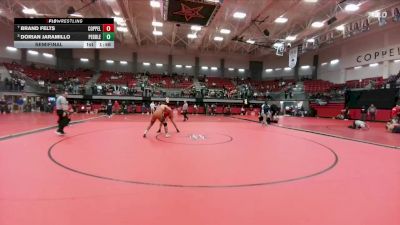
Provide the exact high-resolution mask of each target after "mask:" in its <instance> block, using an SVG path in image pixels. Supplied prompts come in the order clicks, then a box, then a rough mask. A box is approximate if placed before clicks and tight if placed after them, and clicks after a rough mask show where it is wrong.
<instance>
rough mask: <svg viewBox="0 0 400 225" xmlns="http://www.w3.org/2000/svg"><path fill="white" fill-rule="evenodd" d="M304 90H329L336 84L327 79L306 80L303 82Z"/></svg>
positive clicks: (311, 91) (317, 91) (309, 91)
mask: <svg viewBox="0 0 400 225" xmlns="http://www.w3.org/2000/svg"><path fill="white" fill-rule="evenodd" d="M303 84H304V91H305V92H307V93H321V92H328V91H329V90H330V89H331V88H332V87H334V84H333V83H331V82H329V81H325V80H306V81H304V82H303Z"/></svg>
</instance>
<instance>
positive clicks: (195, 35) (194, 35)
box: [187, 34, 197, 39]
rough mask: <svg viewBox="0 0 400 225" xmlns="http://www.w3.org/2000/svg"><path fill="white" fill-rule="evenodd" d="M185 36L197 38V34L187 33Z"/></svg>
mask: <svg viewBox="0 0 400 225" xmlns="http://www.w3.org/2000/svg"><path fill="white" fill-rule="evenodd" d="M187 37H188V38H190V39H195V38H197V34H188V35H187Z"/></svg>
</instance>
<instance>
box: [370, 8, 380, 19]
mask: <svg viewBox="0 0 400 225" xmlns="http://www.w3.org/2000/svg"><path fill="white" fill-rule="evenodd" d="M368 15H369V16H370V17H374V18H379V17H381V12H380V11H379V10H376V11H373V12H368Z"/></svg>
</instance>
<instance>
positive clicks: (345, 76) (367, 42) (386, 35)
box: [316, 23, 400, 83]
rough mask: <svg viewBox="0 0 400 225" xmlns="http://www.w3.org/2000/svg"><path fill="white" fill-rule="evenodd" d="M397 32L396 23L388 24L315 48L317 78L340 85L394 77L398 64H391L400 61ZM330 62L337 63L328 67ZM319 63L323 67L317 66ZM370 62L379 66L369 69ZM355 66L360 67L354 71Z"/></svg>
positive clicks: (399, 64)
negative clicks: (375, 78) (361, 80)
mask: <svg viewBox="0 0 400 225" xmlns="http://www.w3.org/2000/svg"><path fill="white" fill-rule="evenodd" d="M399 29H400V23H397V24H392V25H390V26H387V27H381V28H378V29H376V30H373V31H370V32H365V33H362V34H359V35H357V36H354V37H352V38H350V39H347V40H341V41H338V42H337V43H336V44H333V45H331V46H327V47H325V48H322V49H319V50H318V51H317V52H316V53H318V54H319V62H320V63H319V65H320V67H319V71H318V72H319V73H318V78H319V79H322V80H328V81H331V82H334V83H343V82H346V81H348V80H359V79H364V78H371V77H383V78H387V77H389V76H390V75H393V74H397V73H398V72H399V70H400V63H399V62H397V63H395V62H394V60H396V59H400V52H398V50H397V49H398V48H400V32H399ZM390 49H392V50H390ZM375 52H378V53H375ZM375 54H377V55H376V56H375ZM383 54H385V55H384V56H382V55H383ZM370 55H371V59H370ZM375 57H376V59H375ZM333 59H339V60H340V61H339V63H338V64H336V65H331V64H330V63H329V62H330V61H331V60H333ZM365 59H367V60H365ZM322 63H327V64H326V65H321V64H322ZM372 63H378V64H379V65H378V66H376V67H370V66H369V65H370V64H372ZM356 66H360V67H361V68H354V67H356Z"/></svg>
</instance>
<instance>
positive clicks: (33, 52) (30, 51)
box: [28, 50, 39, 55]
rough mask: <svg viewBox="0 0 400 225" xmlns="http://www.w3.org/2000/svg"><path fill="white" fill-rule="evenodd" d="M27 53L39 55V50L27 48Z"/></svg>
mask: <svg viewBox="0 0 400 225" xmlns="http://www.w3.org/2000/svg"><path fill="white" fill-rule="evenodd" d="M28 53H29V54H31V55H39V52H37V51H33V50H28Z"/></svg>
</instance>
